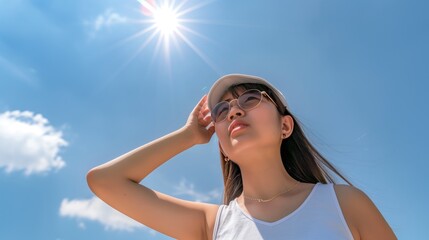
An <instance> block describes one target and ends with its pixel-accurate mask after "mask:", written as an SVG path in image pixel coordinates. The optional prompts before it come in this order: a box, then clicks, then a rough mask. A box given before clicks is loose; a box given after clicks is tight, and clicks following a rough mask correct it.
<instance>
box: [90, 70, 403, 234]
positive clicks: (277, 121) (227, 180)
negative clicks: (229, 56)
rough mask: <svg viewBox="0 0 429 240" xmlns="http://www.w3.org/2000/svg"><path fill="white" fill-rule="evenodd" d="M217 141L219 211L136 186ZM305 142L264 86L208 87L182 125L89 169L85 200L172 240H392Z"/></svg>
mask: <svg viewBox="0 0 429 240" xmlns="http://www.w3.org/2000/svg"><path fill="white" fill-rule="evenodd" d="M215 132H216V134H217V137H218V139H219V149H220V154H221V167H222V170H223V176H224V187H225V189H224V204H223V205H220V206H219V205H215V204H208V203H199V202H191V201H185V200H181V199H178V198H175V197H172V196H169V195H166V194H163V193H160V192H157V191H154V190H152V189H149V188H147V187H145V186H143V185H141V184H139V183H140V181H142V179H144V178H145V177H146V176H148V175H149V174H150V173H151V172H152V171H153V170H155V169H156V168H157V167H159V166H160V165H161V164H163V163H164V162H166V161H168V160H169V159H171V158H172V157H174V156H175V155H176V154H178V153H180V152H182V151H185V150H186V149H189V148H191V147H192V146H194V145H197V144H204V143H207V142H209V141H210V138H211V137H212V135H213V134H214V133H215ZM331 172H332V173H335V174H337V175H338V176H339V177H341V178H343V179H344V180H345V181H346V182H348V181H347V180H346V179H345V178H344V177H343V176H341V174H339V172H338V171H337V170H336V169H335V168H334V167H333V166H332V165H331V164H329V162H328V161H327V160H326V159H325V158H323V157H322V156H321V154H319V153H318V152H317V150H316V149H315V148H314V147H313V146H312V145H311V144H310V142H309V141H308V140H307V139H306V137H305V135H304V133H303V131H302V129H301V127H300V126H299V123H298V121H297V119H296V118H295V117H294V116H293V115H292V114H291V112H290V111H289V110H288V106H287V103H286V99H285V98H284V96H283V94H282V93H281V92H280V91H279V90H278V89H277V88H275V87H274V86H273V85H272V84H270V83H269V82H267V81H266V80H264V79H262V78H259V77H256V76H249V75H242V74H232V75H226V76H224V77H222V78H220V79H219V80H217V81H216V82H215V83H214V85H213V86H212V88H211V89H210V91H209V93H208V96H204V97H203V98H202V99H201V100H200V101H199V103H198V104H197V105H196V106H195V108H194V109H193V111H192V112H191V114H190V115H189V118H188V120H187V122H186V124H185V125H184V126H183V127H182V128H180V129H178V130H176V131H174V132H172V133H170V134H168V135H166V136H164V137H161V138H159V139H157V140H155V141H153V142H151V143H148V144H146V145H144V146H141V147H139V148H137V149H134V150H132V151H130V152H128V153H126V154H124V155H122V156H120V157H118V158H116V159H113V160H111V161H110V162H107V163H105V164H102V165H100V166H98V167H95V168H94V169H92V170H91V171H89V173H88V175H87V179H88V184H89V186H90V188H91V190H92V191H93V192H94V193H95V194H96V195H97V196H98V197H100V198H101V199H102V200H103V201H105V202H106V203H108V204H109V205H110V206H112V207H113V208H115V209H117V210H119V211H121V212H122V213H124V214H126V215H128V216H130V217H131V218H133V219H135V220H137V221H139V222H141V223H142V224H144V225H146V226H148V227H150V228H152V229H155V230H157V231H159V232H162V233H164V234H166V235H168V236H171V237H173V238H176V239H198V240H200V239H246V240H247V239H299V240H301V239H303V240H304V239H377V240H379V239H396V237H395V235H394V233H393V231H392V230H391V228H390V227H389V225H388V224H387V222H386V221H385V220H384V218H383V216H382V215H381V213H380V212H379V211H378V210H377V208H376V206H375V205H374V204H373V203H372V201H371V200H370V199H369V198H368V197H367V196H366V195H365V194H364V193H363V192H362V191H360V190H358V189H357V188H355V187H353V186H352V185H351V184H350V183H349V182H348V183H349V184H350V185H339V184H334V178H333V176H331Z"/></svg>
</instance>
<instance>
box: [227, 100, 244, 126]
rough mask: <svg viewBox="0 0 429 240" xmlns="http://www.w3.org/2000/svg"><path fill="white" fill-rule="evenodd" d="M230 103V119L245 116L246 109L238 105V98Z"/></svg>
mask: <svg viewBox="0 0 429 240" xmlns="http://www.w3.org/2000/svg"><path fill="white" fill-rule="evenodd" d="M233 102H234V104H233ZM229 105H230V110H229V113H228V119H229V120H230V121H232V120H234V119H235V118H237V117H242V116H244V111H243V109H241V108H240V106H239V105H238V102H237V99H234V100H232V101H231V102H229Z"/></svg>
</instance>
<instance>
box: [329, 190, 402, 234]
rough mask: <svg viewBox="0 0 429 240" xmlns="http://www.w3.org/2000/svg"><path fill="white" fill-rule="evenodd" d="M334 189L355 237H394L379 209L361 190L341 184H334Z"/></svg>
mask: <svg viewBox="0 0 429 240" xmlns="http://www.w3.org/2000/svg"><path fill="white" fill-rule="evenodd" d="M334 189H335V193H336V195H337V198H338V202H339V204H340V207H341V210H342V212H343V215H344V217H345V219H346V222H347V224H348V226H349V228H350V230H351V232H352V234H353V236H354V237H355V239H360V238H370V239H372V238H373V237H375V236H378V237H381V236H382V239H396V238H395V236H394V234H393V231H392V230H391V229H390V227H389V225H388V224H387V222H386V221H385V219H384V218H383V216H382V214H381V213H380V211H379V210H378V209H377V207H376V206H375V204H374V203H373V202H372V200H371V199H370V198H369V197H368V196H367V195H366V194H365V193H364V192H363V191H362V190H360V189H358V188H356V187H353V186H349V185H342V184H336V185H334ZM387 237H388V238H387ZM379 239H381V238H379Z"/></svg>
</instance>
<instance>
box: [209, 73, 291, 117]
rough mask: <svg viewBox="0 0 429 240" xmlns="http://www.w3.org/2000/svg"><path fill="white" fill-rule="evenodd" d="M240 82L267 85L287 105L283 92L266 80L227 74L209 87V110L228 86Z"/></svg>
mask: <svg viewBox="0 0 429 240" xmlns="http://www.w3.org/2000/svg"><path fill="white" fill-rule="evenodd" d="M242 83H257V84H262V85H265V86H267V87H269V88H270V89H271V90H272V91H273V92H274V93H275V94H276V95H277V97H278V98H279V99H280V101H281V102H282V103H283V105H284V106H285V107H287V103H286V99H285V97H284V96H283V94H282V93H281V92H280V91H279V90H278V89H277V88H276V87H274V86H273V85H272V84H271V83H269V82H268V81H267V80H265V79H263V78H261V77H257V76H252V75H245V74H228V75H225V76H223V77H221V78H219V79H218V80H217V81H216V82H215V83H214V84H213V86H212V87H211V88H210V91H209V93H208V106H209V109H210V111H211V110H212V109H213V107H214V106H215V105H216V103H218V102H219V100H220V99H221V97H222V96H223V95H224V94H225V92H226V90H227V89H228V88H229V87H231V86H233V85H238V84H242Z"/></svg>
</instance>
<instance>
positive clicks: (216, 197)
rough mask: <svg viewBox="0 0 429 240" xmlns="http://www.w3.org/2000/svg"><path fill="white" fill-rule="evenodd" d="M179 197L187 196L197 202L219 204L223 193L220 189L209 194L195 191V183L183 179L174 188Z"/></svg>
mask: <svg viewBox="0 0 429 240" xmlns="http://www.w3.org/2000/svg"><path fill="white" fill-rule="evenodd" d="M174 189H175V193H174V195H177V196H187V197H188V198H189V200H193V201H197V202H214V203H219V202H220V200H221V196H222V193H221V191H220V190H219V189H213V190H210V191H208V192H201V191H197V190H195V186H194V184H193V183H191V182H189V181H187V180H186V179H182V180H181V181H180V182H179V184H178V185H176V186H175V187H174Z"/></svg>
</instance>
